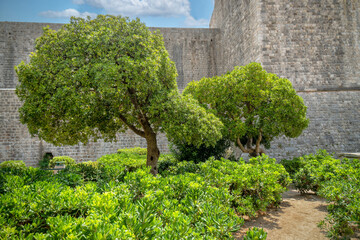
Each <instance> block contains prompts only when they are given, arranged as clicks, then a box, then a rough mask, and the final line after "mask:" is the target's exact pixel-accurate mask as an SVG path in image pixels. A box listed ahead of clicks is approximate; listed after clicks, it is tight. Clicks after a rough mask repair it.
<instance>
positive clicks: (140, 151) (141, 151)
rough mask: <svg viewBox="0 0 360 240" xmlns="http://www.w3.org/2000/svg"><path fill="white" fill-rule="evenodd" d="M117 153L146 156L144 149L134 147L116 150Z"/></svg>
mask: <svg viewBox="0 0 360 240" xmlns="http://www.w3.org/2000/svg"><path fill="white" fill-rule="evenodd" d="M117 153H127V154H129V153H130V154H138V155H145V156H146V154H147V149H146V148H141V147H134V148H124V149H119V150H117Z"/></svg>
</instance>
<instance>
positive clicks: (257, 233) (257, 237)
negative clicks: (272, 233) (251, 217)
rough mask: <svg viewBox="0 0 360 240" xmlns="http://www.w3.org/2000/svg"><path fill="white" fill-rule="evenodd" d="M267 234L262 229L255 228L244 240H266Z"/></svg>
mask: <svg viewBox="0 0 360 240" xmlns="http://www.w3.org/2000/svg"><path fill="white" fill-rule="evenodd" d="M266 238H267V233H266V232H265V231H264V229H262V228H257V227H253V228H250V229H249V230H248V231H247V232H246V235H245V237H244V240H265V239H266Z"/></svg>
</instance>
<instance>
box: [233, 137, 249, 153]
mask: <svg viewBox="0 0 360 240" xmlns="http://www.w3.org/2000/svg"><path fill="white" fill-rule="evenodd" d="M236 143H237V145H238V146H239V148H240V149H241V151H242V152H243V153H249V150H247V149H245V148H244V146H243V145H242V143H241V141H240V138H237V139H236Z"/></svg>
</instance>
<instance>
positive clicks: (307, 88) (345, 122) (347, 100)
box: [210, 0, 360, 159]
mask: <svg viewBox="0 0 360 240" xmlns="http://www.w3.org/2000/svg"><path fill="white" fill-rule="evenodd" d="M210 27H216V28H220V29H221V35H222V39H223V41H222V47H223V49H224V50H223V51H224V53H223V55H224V58H225V59H229V60H225V61H224V63H225V65H224V69H223V70H224V71H223V72H225V71H228V70H231V69H232V68H233V66H236V65H245V64H247V63H249V62H254V61H256V62H260V63H262V65H263V67H264V68H265V69H266V70H267V71H268V72H273V73H276V74H277V75H279V76H281V77H285V78H288V79H289V80H290V81H291V82H292V83H293V86H294V87H295V89H296V90H297V91H298V93H299V94H300V95H301V96H302V97H303V99H304V102H305V104H306V105H307V106H308V113H307V115H308V117H309V119H310V125H309V128H308V129H306V130H305V131H304V133H303V134H302V135H301V136H300V137H299V138H296V139H284V138H281V139H278V140H276V141H275V142H274V143H273V144H272V148H271V149H270V150H268V151H267V153H268V154H270V155H271V156H272V157H276V158H279V159H281V158H290V157H294V156H299V155H302V154H306V153H314V152H315V151H316V150H317V149H320V148H321V149H326V150H328V151H330V152H343V151H346V152H356V151H360V139H359V138H360V112H359V102H360V35H359V34H360V1H357V0H333V1H328V0H318V1H313V0H304V1H287V0H255V1H249V0H229V1H226V0H215V9H214V12H213V16H212V19H211V22H210Z"/></svg>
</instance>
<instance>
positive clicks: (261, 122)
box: [183, 63, 309, 156]
mask: <svg viewBox="0 0 360 240" xmlns="http://www.w3.org/2000/svg"><path fill="white" fill-rule="evenodd" d="M183 94H184V95H191V96H193V97H194V98H195V99H197V100H198V101H199V102H200V103H201V104H202V105H203V106H204V107H206V108H208V109H210V110H211V111H212V112H213V113H214V114H215V115H216V116H218V117H219V118H220V119H221V121H222V123H223V124H224V126H225V129H224V134H223V135H224V136H225V137H227V138H229V139H230V140H232V141H233V142H234V143H235V144H237V146H238V147H239V148H240V149H241V150H242V151H243V152H245V153H249V154H250V155H253V156H256V155H258V154H259V153H261V152H262V150H261V149H260V144H263V145H264V146H265V147H269V146H270V142H271V141H272V140H273V139H274V138H275V137H278V136H286V137H291V138H294V137H297V136H299V135H300V134H301V133H302V131H303V130H304V129H305V128H306V127H307V126H308V122H309V120H308V119H307V118H306V106H305V105H304V102H303V100H302V98H301V97H300V96H298V95H297V94H296V91H295V89H294V88H293V87H292V84H291V82H290V81H289V80H287V79H284V78H279V77H278V76H276V75H275V74H272V73H267V72H266V71H265V70H264V69H263V68H262V67H261V65H260V64H259V63H250V64H248V65H246V66H243V67H235V69H234V70H233V71H232V72H229V73H227V74H225V75H222V76H216V77H213V78H203V79H201V80H200V81H193V82H191V83H189V84H188V85H187V87H186V88H185V90H184V92H183Z"/></svg>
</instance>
